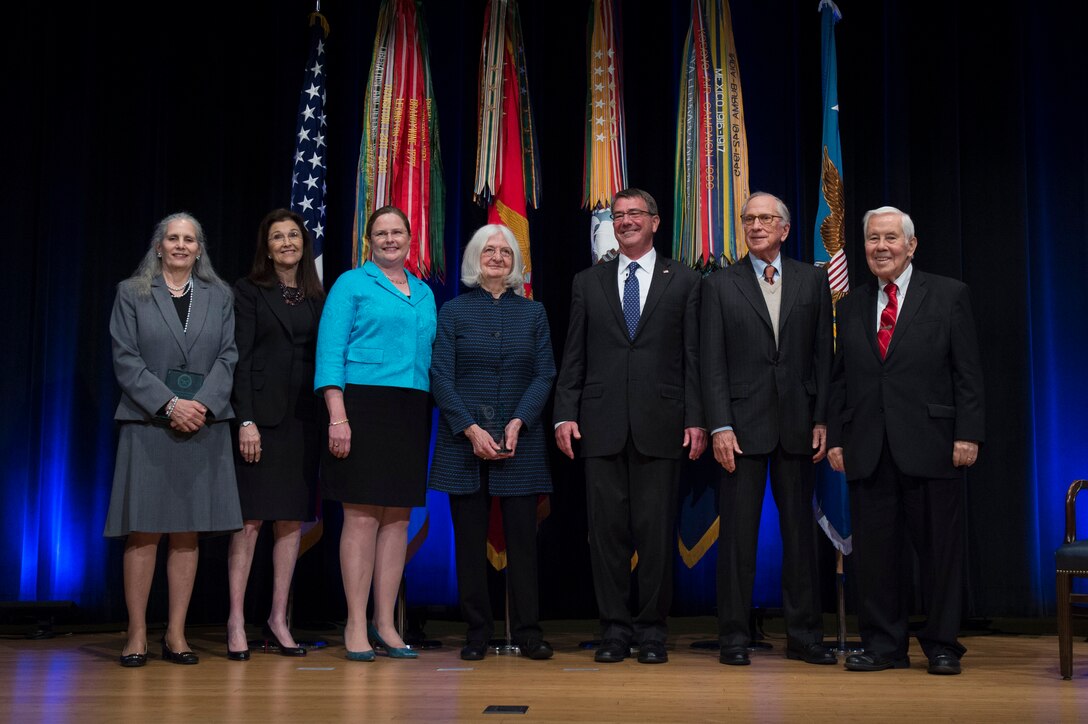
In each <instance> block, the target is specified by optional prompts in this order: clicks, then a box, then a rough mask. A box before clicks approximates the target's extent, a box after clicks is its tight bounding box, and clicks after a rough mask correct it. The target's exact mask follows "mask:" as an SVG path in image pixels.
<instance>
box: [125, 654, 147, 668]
mask: <svg viewBox="0 0 1088 724" xmlns="http://www.w3.org/2000/svg"><path fill="white" fill-rule="evenodd" d="M145 664H147V653H146V652H145V653H142V654H121V666H124V667H125V668H126V669H134V668H136V667H137V666H144V665H145Z"/></svg>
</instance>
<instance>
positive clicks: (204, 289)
mask: <svg viewBox="0 0 1088 724" xmlns="http://www.w3.org/2000/svg"><path fill="white" fill-rule="evenodd" d="M194 283H195V286H196V292H195V294H194V296H193V308H192V313H191V314H190V317H189V329H188V332H184V331H182V325H181V322H180V321H179V320H178V313H177V311H176V310H175V309H174V303H173V302H172V301H171V299H170V292H169V291H167V289H166V285H165V284H164V283H163V279H162V276H161V275H160V276H156V277H155V278H154V279H153V280H152V282H151V295H150V296H148V297H141V296H140V295H138V294H137V293H136V290H135V288H134V286H133V284H132V282H131V281H130V280H125V281H123V282H121V283H120V284H119V285H117V297H116V298H115V299H114V303H113V313H112V315H111V316H110V336H111V337H112V338H113V371H114V374H115V375H116V376H117V384H119V385H120V386H121V401H120V402H119V403H118V405H117V410H116V412H114V415H113V419H115V420H123V421H126V420H134V421H144V422H149V421H151V419H152V417H153V416H154V415H155V413H156V412H158V411H159V409H160V408H162V406H163V405H165V404H166V403H167V402H169V401H170V398H172V397H173V396H174V395H173V393H172V392H171V391H170V388H169V387H167V386H166V381H165V380H166V373H167V371H168V370H171V369H179V370H186V371H188V372H196V373H199V374H202V375H204V383H203V385H202V386H201V388H200V391H199V392H198V393H197V394H196V399H197V400H198V401H199V402H201V403H202V404H203V405H204V406H205V407H207V408H208V412H209V413H210V414H211V415H212V416H214V417H215V420H216V421H222V420H227V419H230V418H232V417H234V411H233V410H232V409H231V405H230V392H231V387H232V386H233V382H234V365H235V363H237V361H238V348H237V347H236V346H235V343H234V304H233V298H232V296H231V293H230V290H229V289H227V288H226V287H219V286H215V285H211V284H208V283H207V282H205V281H202V280H200V279H195V278H194Z"/></svg>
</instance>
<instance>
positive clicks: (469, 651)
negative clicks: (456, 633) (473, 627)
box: [461, 641, 487, 661]
mask: <svg viewBox="0 0 1088 724" xmlns="http://www.w3.org/2000/svg"><path fill="white" fill-rule="evenodd" d="M486 655H487V644H485V643H483V642H482V641H469V642H468V643H467V644H465V645H464V646H463V647H461V658H462V659H463V660H465V661H479V660H480V659H482V658H483V657H484V656H486Z"/></svg>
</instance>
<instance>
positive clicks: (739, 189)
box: [673, 0, 748, 272]
mask: <svg viewBox="0 0 1088 724" xmlns="http://www.w3.org/2000/svg"><path fill="white" fill-rule="evenodd" d="M681 61H682V66H683V67H682V70H681V77H680V103H679V109H678V113H677V124H676V129H677V130H676V189H675V194H674V208H675V215H674V218H673V257H674V258H676V259H680V260H681V261H683V262H685V263H686V264H688V265H690V266H692V267H693V268H695V269H699V270H701V271H704V272H709V271H712V270H714V269H716V268H718V267H720V266H724V265H727V264H732V263H733V262H734V261H736V260H737V259H739V258H740V257H741V256H743V255H744V253H745V252H746V251H747V247H746V246H745V244H744V240H743V238H742V237H741V236H739V235H738V234H737V230H738V229H739V228H740V208H741V206H742V205H743V203H744V201H745V199H747V198H748V137H747V134H746V132H745V126H744V98H743V95H742V94H741V83H740V63H739V61H738V59H737V51H736V45H735V44H734V42H733V22H732V19H731V17H730V14H729V3H728V1H727V0H692V3H691V27H690V29H689V30H688V34H687V38H686V39H685V41H684V50H683V55H682V58H681Z"/></svg>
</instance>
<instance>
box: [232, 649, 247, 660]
mask: <svg viewBox="0 0 1088 724" xmlns="http://www.w3.org/2000/svg"><path fill="white" fill-rule="evenodd" d="M227 658H228V659H230V660H231V661H249V649H242V650H241V651H231V650H230V649H227Z"/></svg>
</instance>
